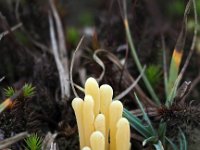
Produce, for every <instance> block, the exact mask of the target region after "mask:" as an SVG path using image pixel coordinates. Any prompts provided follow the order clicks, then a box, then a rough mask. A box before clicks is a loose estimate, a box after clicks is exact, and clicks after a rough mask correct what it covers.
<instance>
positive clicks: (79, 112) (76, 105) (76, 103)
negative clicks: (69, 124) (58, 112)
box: [72, 98, 85, 148]
mask: <svg viewBox="0 0 200 150" xmlns="http://www.w3.org/2000/svg"><path fill="white" fill-rule="evenodd" d="M72 107H73V109H74V112H75V115H76V121H77V124H78V132H79V141H80V147H81V148H82V147H83V146H84V143H85V142H84V139H85V138H84V127H83V100H82V99H80V98H74V99H73V101H72Z"/></svg>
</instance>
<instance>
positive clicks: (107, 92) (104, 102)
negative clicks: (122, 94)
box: [100, 84, 113, 149]
mask: <svg viewBox="0 0 200 150" xmlns="http://www.w3.org/2000/svg"><path fill="white" fill-rule="evenodd" d="M112 97H113V89H112V87H111V86H110V85H107V84H103V85H101V87H100V112H101V113H102V114H104V116H105V123H106V132H105V134H104V136H105V139H106V141H105V145H106V149H107V148H108V132H109V106H110V104H111V102H112Z"/></svg>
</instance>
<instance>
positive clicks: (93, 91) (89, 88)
mask: <svg viewBox="0 0 200 150" xmlns="http://www.w3.org/2000/svg"><path fill="white" fill-rule="evenodd" d="M85 95H91V96H92V97H93V100H94V114H95V116H97V115H98V114H99V111H100V93H99V85H98V83H97V81H96V80H95V79H94V78H89V79H87V81H86V82H85Z"/></svg>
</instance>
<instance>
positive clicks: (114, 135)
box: [72, 78, 130, 150]
mask: <svg viewBox="0 0 200 150" xmlns="http://www.w3.org/2000/svg"><path fill="white" fill-rule="evenodd" d="M112 96H113V90H112V87H111V86H109V85H106V84H104V85H102V86H101V87H100V88H99V85H98V83H97V81H96V80H95V79H94V78H89V79H88V80H87V81H86V83H85V98H84V101H83V100H82V99H80V98H75V99H74V100H73V101H72V107H73V109H74V111H75V115H76V120H77V124H78V131H79V139H80V149H81V150H129V149H130V125H129V123H128V121H127V119H125V118H122V112H123V105H122V103H121V102H120V101H117V100H116V101H112ZM109 140H110V142H109Z"/></svg>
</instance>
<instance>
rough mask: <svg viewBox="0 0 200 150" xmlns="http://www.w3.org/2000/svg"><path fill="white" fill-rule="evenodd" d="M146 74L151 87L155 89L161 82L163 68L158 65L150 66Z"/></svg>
mask: <svg viewBox="0 0 200 150" xmlns="http://www.w3.org/2000/svg"><path fill="white" fill-rule="evenodd" d="M145 74H146V76H147V79H148V80H149V82H150V84H151V86H152V87H153V88H154V89H155V88H156V85H158V83H159V82H160V81H161V75H162V72H161V68H160V66H158V65H150V66H148V67H147V69H146V71H145Z"/></svg>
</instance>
